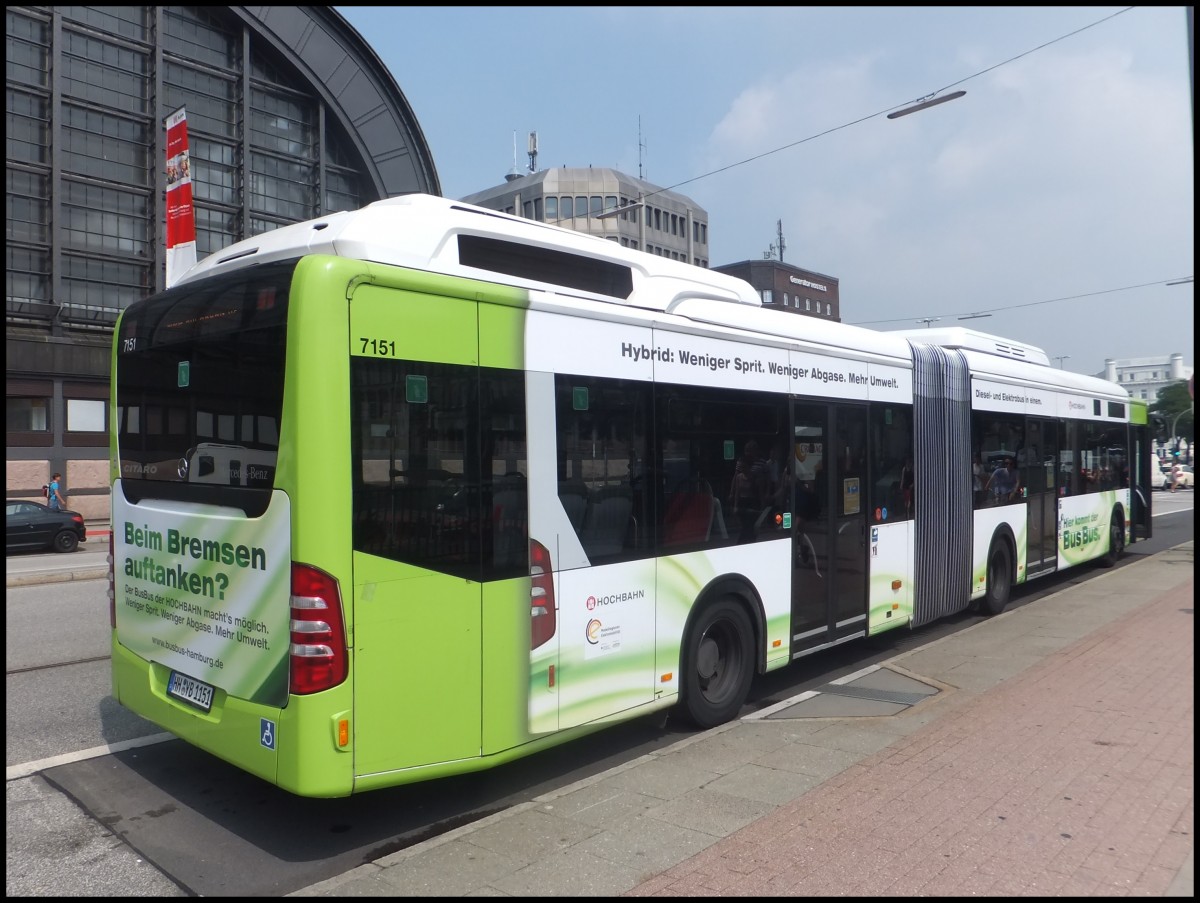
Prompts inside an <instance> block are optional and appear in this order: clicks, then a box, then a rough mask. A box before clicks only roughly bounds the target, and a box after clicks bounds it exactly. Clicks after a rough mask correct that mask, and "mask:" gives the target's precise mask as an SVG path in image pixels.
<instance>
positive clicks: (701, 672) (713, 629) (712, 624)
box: [679, 598, 754, 729]
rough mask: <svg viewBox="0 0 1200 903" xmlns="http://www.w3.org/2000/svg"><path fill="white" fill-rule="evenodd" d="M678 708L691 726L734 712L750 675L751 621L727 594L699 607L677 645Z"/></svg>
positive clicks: (710, 723) (703, 726) (720, 719)
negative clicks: (680, 653) (680, 650)
mask: <svg viewBox="0 0 1200 903" xmlns="http://www.w3.org/2000/svg"><path fill="white" fill-rule="evenodd" d="M682 668H683V673H682V675H681V681H680V682H681V687H680V695H679V713H680V714H681V715H682V716H683V717H684V718H685V719H687V720H688V721H690V722H691V723H692V724H694V725H695V726H696V727H698V728H701V729H706V728H710V727H715V726H716V725H718V724H724V723H725V722H726V721H729V720H730V719H731V718H733V717H734V716H736V715H737V713H738V712H739V711H740V710H741V708H742V704H743V703H744V702H745V701H746V696H747V695H748V694H749V692H750V682H751V681H752V680H753V679H754V627H753V625H752V624H751V623H750V617H749V615H747V614H746V609H745V608H743V607H742V606H741V605H740V604H739V603H738V602H736V601H735V600H733V599H731V598H724V599H718V600H716V601H715V602H712V603H711V604H709V605H706V606H705V607H704V609H703V610H701V611H700V612H699V613H698V615H697V617H696V619H695V621H693V622H692V626H691V628H690V629H689V630H688V633H687V638H686V639H685V641H684V645H683V663H682Z"/></svg>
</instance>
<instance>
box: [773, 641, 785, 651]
mask: <svg viewBox="0 0 1200 903" xmlns="http://www.w3.org/2000/svg"><path fill="white" fill-rule="evenodd" d="M782 642H783V640H772V641H771V648H772V649H778V648H779V644H780V643H782Z"/></svg>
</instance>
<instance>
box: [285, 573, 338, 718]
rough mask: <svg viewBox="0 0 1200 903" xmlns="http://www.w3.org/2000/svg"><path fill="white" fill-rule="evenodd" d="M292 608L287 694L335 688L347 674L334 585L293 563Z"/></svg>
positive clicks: (324, 575)
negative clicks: (289, 675)
mask: <svg viewBox="0 0 1200 903" xmlns="http://www.w3.org/2000/svg"><path fill="white" fill-rule="evenodd" d="M291 608H292V611H291V626H290V629H291V641H292V645H291V666H292V667H291V679H290V683H289V686H288V689H289V691H290V692H292V693H296V694H299V695H305V694H308V693H319V692H321V691H322V690H328V689H330V688H331V687H336V686H337V685H338V684H340V683H342V682H343V681H344V680H345V679H346V674H347V673H348V670H349V653H348V651H347V649H346V626H345V621H344V619H343V617H342V597H341V592H340V591H339V589H338V583H337V581H336V580H335V579H334V578H333V577H331V576H330V575H329V574H327V573H325V572H324V571H321V570H318V569H317V568H315V567H312V566H311V565H307V564H300V563H298V562H295V561H293V562H292V598H291Z"/></svg>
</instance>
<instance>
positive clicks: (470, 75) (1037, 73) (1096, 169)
mask: <svg viewBox="0 0 1200 903" xmlns="http://www.w3.org/2000/svg"><path fill="white" fill-rule="evenodd" d="M336 9H337V10H338V11H339V12H340V13H341V14H342V15H343V16H344V17H345V18H346V19H347V20H348V21H349V22H350V24H351V25H352V26H353V27H354V28H355V29H356V30H357V31H358V32H359V33H360V34H361V35H362V36H363V38H364V39H365V40H366V41H367V43H368V44H369V45H370V46H371V47H372V49H373V50H374V51H375V52H376V53H377V54H378V56H379V58H380V59H381V60H382V61H383V63H384V65H385V66H387V68H388V69H389V70H390V71H391V73H392V75H393V77H394V78H395V79H396V82H397V84H398V85H399V87H400V90H401V92H402V93H403V94H404V96H405V98H406V100H407V101H408V103H409V105H410V107H411V108H412V110H413V113H414V115H415V117H416V119H417V122H418V124H419V125H420V128H421V131H422V132H423V134H424V136H425V140H426V141H427V142H428V145H429V148H430V152H431V153H432V156H433V161H434V165H435V167H436V169H437V172H438V178H439V180H440V182H441V187H442V193H443V194H444V195H445V196H446V197H452V198H462V197H465V196H466V195H469V194H472V193H474V192H477V191H481V190H483V189H485V188H490V187H492V186H495V185H498V184H500V183H502V182H503V181H504V175H505V174H506V173H507V172H509V171H510V170H511V169H512V168H513V165H514V163H515V164H516V165H517V166H518V167H519V168H520V169H521V171H522V172H524V171H527V170H528V165H529V158H528V154H527V152H526V151H527V148H526V143H527V138H528V134H529V132H531V131H536V132H537V133H538V146H539V154H538V159H537V166H538V169H539V170H541V169H547V168H551V167H555V166H588V165H594V166H610V167H613V168H615V169H618V170H620V171H622V172H625V173H627V174H629V175H635V176H636V175H639V174H640V175H642V177H643V178H645V179H646V180H647V181H649V182H651V183H653V184H655V185H658V186H660V187H663V188H671V189H673V190H675V191H678V192H680V193H682V194H684V195H687V196H688V197H690V198H691V199H692V200H693V201H695V202H696V204H698V205H699V206H700V207H702V208H704V209H705V210H706V211H707V212H708V217H709V260H710V265H712V266H719V265H722V264H726V263H735V262H737V261H742V260H757V259H762V258H763V257H764V255H765V254H767V253H768V252H769V250H770V248H771V246H772V245H773V244H774V243H776V242H777V231H778V224H780V223H782V232H783V236H784V242H785V250H784V252H783V259H784V261H785V262H786V263H790V264H794V265H796V266H799V267H803V268H804V269H808V270H812V271H814V272H816V273H819V274H821V275H824V276H829V277H833V278H836V279H837V280H838V283H839V287H840V298H841V310H842V320H843V321H844V322H847V323H853V324H856V325H863V326H868V327H869V328H872V329H879V330H898V329H923V328H928V325H932V326H934V327H943V326H966V327H970V328H973V329H978V330H980V331H983V332H988V333H991V334H994V335H998V336H1003V337H1005V338H1008V339H1012V340H1016V341H1019V342H1024V343H1027V344H1031V345H1035V346H1038V347H1040V348H1042V349H1044V350H1045V352H1046V354H1047V355H1048V356H1049V357H1050V360H1051V363H1052V364H1053V365H1055V366H1059V367H1062V368H1063V369H1066V370H1073V371H1075V372H1078V373H1089V374H1095V373H1100V372H1101V371H1102V370H1103V369H1104V362H1105V360H1106V359H1108V358H1113V359H1127V358H1139V357H1150V356H1163V355H1167V354H1171V353H1176V352H1178V353H1181V354H1182V355H1183V360H1184V364H1185V365H1186V366H1189V367H1190V366H1194V364H1195V354H1194V346H1193V342H1194V338H1193V334H1194V331H1195V305H1194V301H1195V295H1194V290H1195V286H1194V283H1190V284H1182V285H1174V286H1168V285H1166V283H1168V282H1173V281H1177V280H1180V279H1185V278H1187V279H1190V278H1191V277H1192V276H1193V274H1194V271H1193V266H1194V244H1195V197H1194V195H1195V177H1194V124H1193V100H1192V90H1191V73H1190V69H1189V59H1188V38H1187V35H1188V31H1187V17H1186V13H1185V7H1117V6H1112V7H999V6H998V7H847V8H842V7H839V8H836V9H835V8H832V7H819V6H813V7H778V8H776V7H752V6H747V7H740V6H739V7H728V6H725V7H721V6H718V7H703V8H700V7H691V6H689V7H622V6H616V7H612V6H595V7H589V6H580V7H514V6H501V7H461V6H458V7H456V6H449V7H438V8H433V7H394V6H393V7H370V8H368V7H347V6H339V7H336ZM957 90H965V91H966V92H967V93H966V95H965V96H964V97H961V98H959V99H956V100H951V101H948V102H946V103H943V104H940V105H938V106H935V107H931V108H928V109H925V110H922V111H920V112H916V113H912V114H910V115H907V116H903V117H901V118H897V119H893V120H889V119H888V118H887V116H886V114H887V113H888V112H891V111H893V110H896V109H899V108H901V107H905V106H908V105H910V104H911V103H913V102H915V101H917V100H920V99H922V98H925V97H928V96H930V95H934V94H937V95H938V96H942V95H944V94H946V93H949V92H950V91H957ZM514 135H515V138H516V142H515V143H516V148H515V150H516V153H515V154H514ZM776 256H777V255H776ZM976 313H990V314H991V316H990V317H979V318H974V319H971V320H968V321H960V320H959V317H963V316H969V315H971V314H976ZM935 317H937V318H940V319H939V320H937V321H932V323H931V324H927V323H926V322H925V321H926V320H931V318H935Z"/></svg>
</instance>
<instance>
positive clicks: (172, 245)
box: [166, 107, 196, 288]
mask: <svg viewBox="0 0 1200 903" xmlns="http://www.w3.org/2000/svg"><path fill="white" fill-rule="evenodd" d="M166 129H167V278H166V287H167V288H170V287H171V286H173V285H174V284H175V283H176V282H178V281H179V278H180V277H181V276H182V275H183V274H184V273H186V272H187V271H188V269H189V268H190V267H191V266H192V265H193V264H195V262H196V213H195V210H194V209H193V207H192V164H191V160H190V159H189V158H188V134H187V112H186V111H185V109H184V108H183V107H180V108H179V109H178V110H176V111H175V112H174V113H172V114H171V115H170V116H168V117H167V118H166Z"/></svg>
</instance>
